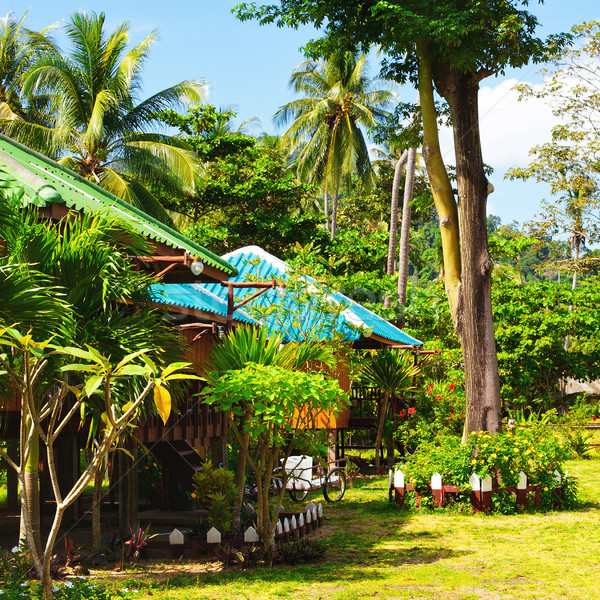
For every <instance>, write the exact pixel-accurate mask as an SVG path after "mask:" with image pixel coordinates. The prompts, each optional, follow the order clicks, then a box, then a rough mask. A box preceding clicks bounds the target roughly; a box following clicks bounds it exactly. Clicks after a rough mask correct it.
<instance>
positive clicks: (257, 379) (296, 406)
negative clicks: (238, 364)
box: [204, 339, 348, 551]
mask: <svg viewBox="0 0 600 600" xmlns="http://www.w3.org/2000/svg"><path fill="white" fill-rule="evenodd" d="M279 342H281V339H279ZM204 394H205V398H204V401H205V402H206V403H208V404H212V405H215V406H216V407H217V408H218V409H220V410H224V411H229V412H231V414H232V416H233V420H232V423H231V426H230V427H231V431H232V433H233V435H234V436H235V439H236V441H237V443H238V446H239V449H240V454H243V455H244V456H245V460H246V464H247V465H248V467H249V469H250V470H251V471H252V473H253V475H254V477H255V481H256V493H257V508H256V531H257V533H258V534H259V535H260V537H261V539H262V540H263V543H264V545H265V548H268V549H270V550H272V551H274V550H275V548H276V545H275V530H276V526H277V523H278V521H279V512H280V510H281V504H282V499H283V494H284V492H285V487H286V482H287V477H288V474H287V472H286V470H285V469H283V471H282V472H281V476H282V483H283V485H282V486H281V487H280V489H279V490H278V493H277V495H276V499H275V505H274V506H271V505H270V502H269V489H270V488H271V483H272V479H273V473H274V470H275V468H276V467H279V464H280V461H281V462H282V463H283V464H285V462H286V460H287V459H288V458H289V456H290V455H291V454H292V452H294V451H295V450H297V451H300V452H310V451H311V442H312V443H313V444H314V439H313V438H314V430H312V428H313V427H314V420H315V419H316V418H317V416H318V414H319V413H321V412H323V411H324V412H329V411H333V412H334V413H335V412H337V411H339V410H341V408H342V407H343V405H344V404H345V403H347V401H348V397H347V395H346V394H345V393H344V392H342V391H341V389H340V387H339V384H338V382H337V381H335V380H334V379H331V378H330V377H327V376H326V375H324V374H323V373H310V372H305V371H292V370H290V369H287V368H283V367H280V366H275V365H260V364H256V363H247V364H246V365H245V366H244V367H243V368H240V369H236V370H231V371H226V372H225V373H224V374H222V375H221V376H216V374H215V375H214V376H209V386H208V387H207V388H206V389H205V391H204ZM246 439H247V440H248V443H246Z"/></svg>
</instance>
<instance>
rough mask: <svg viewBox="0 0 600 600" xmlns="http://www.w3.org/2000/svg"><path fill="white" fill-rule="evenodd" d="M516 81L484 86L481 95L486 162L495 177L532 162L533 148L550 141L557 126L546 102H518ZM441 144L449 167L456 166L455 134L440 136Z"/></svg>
mask: <svg viewBox="0 0 600 600" xmlns="http://www.w3.org/2000/svg"><path fill="white" fill-rule="evenodd" d="M517 83H522V82H519V81H518V80H517V79H506V80H504V81H501V82H500V83H498V85H496V86H482V88H481V90H480V92H479V125H480V129H481V144H482V150H483V160H484V161H485V163H486V164H488V165H490V166H491V167H493V168H494V171H495V173H496V175H501V176H503V175H504V172H505V171H506V170H507V169H508V168H509V167H513V166H524V165H526V164H527V163H528V162H529V157H528V153H529V150H530V149H531V147H532V146H535V145H536V144H542V143H544V142H547V141H549V140H550V130H551V129H552V127H553V126H554V125H555V124H556V123H557V120H556V118H555V117H554V116H553V115H552V112H551V110H550V108H549V107H548V106H547V105H546V104H545V102H544V101H542V100H538V99H536V98H528V99H526V100H523V101H519V99H518V98H519V95H518V93H517V92H516V91H515V90H514V89H513V88H514V86H515V85H516V84H517ZM440 144H441V147H442V152H443V153H444V158H445V160H446V162H447V163H451V164H454V162H455V160H454V150H453V141H452V132H451V131H450V130H449V129H448V130H444V131H442V132H441V133H440Z"/></svg>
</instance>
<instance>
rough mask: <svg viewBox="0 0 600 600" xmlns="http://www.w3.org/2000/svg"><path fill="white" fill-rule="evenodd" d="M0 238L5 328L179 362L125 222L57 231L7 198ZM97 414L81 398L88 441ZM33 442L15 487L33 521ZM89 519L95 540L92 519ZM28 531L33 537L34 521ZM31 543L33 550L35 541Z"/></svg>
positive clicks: (121, 385) (138, 240) (96, 219)
mask: <svg viewBox="0 0 600 600" xmlns="http://www.w3.org/2000/svg"><path fill="white" fill-rule="evenodd" d="M0 238H1V239H2V240H3V246H2V256H0V264H1V263H4V264H5V265H6V266H4V267H2V268H0V278H2V280H3V282H4V283H5V284H6V285H4V286H2V287H1V289H0V299H2V300H4V303H3V305H2V306H3V309H0V320H2V321H4V324H6V325H13V324H15V323H16V324H18V325H17V327H18V328H19V329H20V330H21V331H27V329H28V328H31V335H32V337H33V339H34V340H37V341H41V340H43V339H47V338H49V337H50V336H54V341H55V342H56V343H62V344H78V345H81V346H85V345H86V344H93V345H94V346H96V347H98V348H101V349H102V351H103V352H106V353H107V355H111V356H112V358H113V359H114V360H120V359H122V358H123V357H125V356H126V355H127V354H128V353H130V352H135V351H138V350H141V349H144V350H146V351H147V352H148V354H149V356H150V357H151V358H152V359H153V360H154V361H155V362H156V363H157V364H159V365H163V366H164V365H166V364H168V363H170V362H173V361H177V360H179V359H180V356H181V355H180V351H181V350H180V346H179V343H178V338H177V334H176V333H175V332H174V331H173V330H172V329H170V328H169V327H168V326H167V325H166V324H165V323H163V321H162V319H161V317H160V314H159V313H158V312H156V311H153V310H151V309H150V308H148V307H147V306H146V303H147V300H148V294H147V289H148V286H149V285H150V284H151V283H152V281H153V279H152V278H150V277H148V276H146V275H143V274H142V273H140V272H135V271H133V270H132V269H131V262H130V258H129V256H131V255H145V254H147V253H148V244H147V242H146V241H145V240H144V239H143V238H142V237H141V236H140V235H139V233H137V232H135V231H133V230H132V229H131V228H130V227H129V226H128V225H127V224H126V223H124V222H121V221H119V220H117V219H105V218H103V217H102V216H90V215H82V216H81V218H79V219H73V220H68V221H67V222H66V223H64V225H63V227H62V230H61V231H59V230H58V229H57V228H56V227H55V226H53V225H52V224H51V223H48V222H42V221H41V220H40V219H39V218H38V213H37V211H36V210H35V209H32V210H23V209H20V208H19V206H18V205H17V204H16V203H15V202H11V201H10V199H6V200H5V201H4V202H2V203H0ZM31 265H35V269H34V268H32V266H31ZM5 296H6V297H5ZM17 300H20V302H19V303H17V302H16V301H17ZM126 302H129V303H135V305H136V306H137V309H136V310H135V311H132V310H128V309H127V308H126V306H125V305H124V303H126ZM49 360H50V361H51V362H53V364H54V368H58V364H59V363H60V362H61V358H60V356H57V355H52V356H51V357H50V358H49ZM75 377H76V376H75V375H73V376H72V378H75ZM73 383H77V382H76V381H74V382H73ZM45 385H46V386H47V389H46V390H45V389H44V388H43V387H40V388H39V393H40V395H41V396H43V395H44V394H45V393H46V391H48V390H51V389H52V387H53V385H54V384H53V381H52V380H51V379H50V380H47V381H45ZM140 391H141V390H140V389H139V381H138V380H136V379H135V378H132V379H129V380H121V381H119V382H116V385H115V386H114V387H113V395H114V397H115V398H119V399H120V400H121V402H122V403H123V404H124V403H126V402H127V401H128V399H129V397H130V396H131V395H135V394H136V393H139V392H140ZM11 395H12V392H11ZM102 412H103V409H102V403H101V402H99V401H98V399H97V398H96V397H91V398H88V399H87V400H86V402H85V404H84V406H83V407H82V414H84V415H85V414H87V415H89V416H90V419H91V433H90V436H89V437H88V442H89V443H92V441H93V438H94V435H95V433H96V432H97V430H98V428H99V427H100V425H101V417H100V415H101V414H102ZM37 443H38V442H37V438H36V437H35V436H34V442H33V451H32V452H31V453H30V455H29V456H30V464H29V465H28V468H27V472H26V480H27V481H26V486H25V487H24V488H22V496H23V498H24V499H25V500H26V501H28V502H29V501H31V503H32V506H31V511H30V512H31V514H32V515H34V517H35V518H34V522H37V519H38V517H39V510H38V508H37V506H38V505H37V498H38V485H37V477H38V469H37V465H38V457H37V454H36V452H37V450H36V449H37ZM97 484H98V485H100V484H101V482H97ZM98 500H99V498H98ZM99 506H100V504H99V502H95V503H94V510H93V514H94V515H96V511H98V510H99ZM93 522H94V529H93V531H94V537H95V538H96V539H97V541H98V543H99V538H100V530H99V519H96V518H94V521H93ZM23 525H24V523H23ZM33 528H34V530H35V531H37V532H39V527H37V526H36V525H35V524H34V527H33ZM21 534H24V530H22V532H21ZM37 542H38V545H39V543H40V540H39V537H38V538H37Z"/></svg>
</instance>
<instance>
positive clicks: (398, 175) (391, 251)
mask: <svg viewBox="0 0 600 600" xmlns="http://www.w3.org/2000/svg"><path fill="white" fill-rule="evenodd" d="M407 158H408V152H407V151H406V150H405V151H404V152H403V153H402V155H401V156H400V158H399V159H398V160H397V161H396V166H395V167H394V181H393V183H392V202H391V205H390V241H389V244H388V256H387V266H386V271H385V272H386V274H387V275H393V274H394V273H395V271H396V246H397V243H398V199H399V197H400V182H401V181H402V167H404V165H405V164H406V159H407ZM383 306H384V307H385V308H390V307H391V306H392V297H391V296H389V295H386V297H385V298H384V300H383Z"/></svg>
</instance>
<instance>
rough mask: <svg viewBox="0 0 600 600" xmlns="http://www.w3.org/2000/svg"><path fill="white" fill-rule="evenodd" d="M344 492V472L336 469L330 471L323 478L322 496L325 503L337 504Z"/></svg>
mask: <svg viewBox="0 0 600 600" xmlns="http://www.w3.org/2000/svg"><path fill="white" fill-rule="evenodd" d="M345 492H346V475H345V474H344V471H342V470H341V469H338V468H337V467H336V468H335V469H331V471H329V473H327V475H326V476H325V483H324V484H323V496H325V500H327V502H339V501H340V500H341V499H342V498H343V497H344V493H345Z"/></svg>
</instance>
